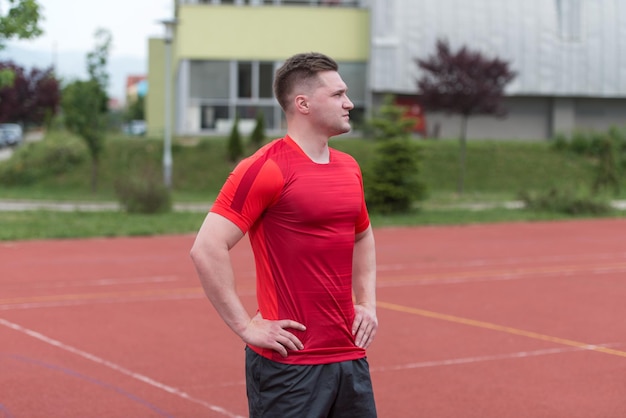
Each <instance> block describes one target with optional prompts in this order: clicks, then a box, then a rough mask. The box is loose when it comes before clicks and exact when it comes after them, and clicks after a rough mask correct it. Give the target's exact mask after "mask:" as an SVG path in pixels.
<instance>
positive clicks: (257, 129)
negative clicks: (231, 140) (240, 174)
mask: <svg viewBox="0 0 626 418" xmlns="http://www.w3.org/2000/svg"><path fill="white" fill-rule="evenodd" d="M263 141H265V118H264V117H263V112H262V111H259V112H258V113H257V114H256V124H255V125H254V130H253V131H252V132H251V133H250V140H249V142H250V144H252V146H253V147H254V148H256V149H259V148H261V145H263Z"/></svg>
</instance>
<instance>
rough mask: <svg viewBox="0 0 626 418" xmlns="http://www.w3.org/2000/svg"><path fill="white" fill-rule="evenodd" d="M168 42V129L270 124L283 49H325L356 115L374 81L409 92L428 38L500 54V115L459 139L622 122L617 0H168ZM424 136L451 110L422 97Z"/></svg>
mask: <svg viewBox="0 0 626 418" xmlns="http://www.w3.org/2000/svg"><path fill="white" fill-rule="evenodd" d="M175 10H176V12H175V17H176V19H177V22H178V24H177V26H176V31H175V36H174V38H173V42H172V51H173V53H172V64H173V65H172V68H173V71H172V85H173V86H174V88H173V89H172V91H173V96H172V97H173V99H172V106H171V109H172V120H173V121H174V122H173V130H174V133H175V134H177V135H198V134H215V133H222V134H223V133H226V132H228V130H229V129H230V126H231V124H232V121H233V119H234V117H235V115H239V117H240V118H241V121H242V125H241V127H242V130H246V129H251V124H252V123H253V120H254V118H255V116H256V113H257V112H258V111H262V112H263V115H264V117H265V122H266V126H267V127H268V129H269V130H272V131H276V132H277V133H278V132H280V131H281V130H282V129H283V128H284V121H283V119H282V115H281V111H280V108H279V107H278V104H277V103H276V101H275V100H274V99H273V97H272V91H271V79H272V74H273V72H274V70H275V69H276V68H277V66H279V65H280V63H281V60H283V59H284V58H285V57H287V56H289V55H292V54H294V53H297V52H302V51H312V50H315V51H319V52H323V53H326V54H328V55H330V56H332V57H334V58H335V59H337V61H338V62H339V64H340V71H341V73H342V76H343V78H344V80H345V81H346V83H347V84H348V87H349V89H350V90H349V96H350V97H351V99H352V100H353V101H354V102H355V105H356V110H355V111H354V112H353V113H354V119H356V120H357V122H358V121H360V120H362V119H363V118H364V115H365V114H367V112H368V111H370V110H372V109H374V108H375V107H376V105H377V104H379V103H380V102H381V100H382V98H383V97H384V95H385V94H387V93H393V94H396V95H398V96H399V97H400V98H401V99H402V102H403V103H405V104H411V103H412V102H415V101H416V100H417V96H416V94H417V79H418V78H419V76H420V73H419V69H418V66H417V64H416V62H415V60H416V58H425V57H427V56H428V55H430V54H432V53H433V52H434V50H435V44H436V40H437V39H446V40H448V42H449V43H450V45H451V47H452V48H453V49H457V48H460V47H461V46H467V47H469V48H471V49H473V50H479V51H481V52H483V53H484V54H485V55H487V56H492V57H496V56H497V57H499V58H501V59H505V60H507V61H509V62H510V63H511V68H512V69H513V70H514V71H516V72H517V74H518V75H517V77H516V79H515V80H514V81H513V82H512V83H511V84H510V85H509V86H508V88H507V91H506V94H507V97H506V100H505V105H506V107H507V108H508V110H509V113H508V116H507V117H506V118H504V119H496V118H493V117H486V116H485V117H480V116H479V117H473V118H471V120H470V123H469V126H468V136H469V137H470V138H517V139H545V138H550V137H552V136H554V135H555V134H557V133H565V134H569V133H572V132H573V131H574V130H577V129H596V130H604V129H608V128H609V127H611V126H614V125H617V126H624V125H625V124H626V121H625V119H624V115H626V2H624V1H623V0H506V1H502V0H472V1H471V2H468V1H467V0H437V1H432V0H204V1H199V0H196V1H191V0H187V1H185V0H178V1H177V2H176V7H175ZM165 50H166V49H165V44H164V42H163V39H151V40H150V41H149V77H148V82H149V85H150V94H149V95H148V104H147V120H148V125H149V132H150V133H151V134H159V133H162V132H163V128H164V123H163V120H164V117H163V116H164V112H165V105H164V99H165V97H164V88H163V87H159V86H164V82H165V79H164V71H165V64H164V62H165ZM424 115H425V118H426V125H425V129H426V132H427V134H428V135H433V133H436V134H437V135H438V136H441V137H457V136H458V135H459V132H460V119H459V118H456V117H453V116H447V115H444V114H438V113H430V112H428V111H427V109H425V113H424Z"/></svg>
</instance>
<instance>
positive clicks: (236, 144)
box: [228, 115, 243, 162]
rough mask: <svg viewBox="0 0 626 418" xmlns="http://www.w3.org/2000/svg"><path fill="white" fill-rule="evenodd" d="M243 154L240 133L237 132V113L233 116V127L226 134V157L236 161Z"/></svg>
mask: <svg viewBox="0 0 626 418" xmlns="http://www.w3.org/2000/svg"><path fill="white" fill-rule="evenodd" d="M242 155H243V145H242V143H241V133H240V132H239V115H236V116H235V120H234V122H233V127H232V129H231V130H230V135H229V136H228V159H229V160H230V161H232V162H236V161H237V160H239V159H240V158H241V156H242Z"/></svg>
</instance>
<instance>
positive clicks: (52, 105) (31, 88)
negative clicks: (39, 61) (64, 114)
mask: <svg viewBox="0 0 626 418" xmlns="http://www.w3.org/2000/svg"><path fill="white" fill-rule="evenodd" d="M1 71H10V72H11V73H12V74H13V83H12V84H11V85H5V86H4V87H1V88H0V122H19V123H21V124H22V125H41V124H43V123H45V122H48V121H49V120H50V118H51V117H52V116H53V115H54V114H56V112H57V108H58V106H59V102H60V100H61V97H60V88H59V81H58V80H57V79H56V78H55V76H54V71H53V70H52V68H48V69H45V70H41V69H37V68H33V69H31V70H30V71H29V72H27V71H25V70H24V68H22V67H20V66H18V65H16V64H14V63H12V62H0V72H1Z"/></svg>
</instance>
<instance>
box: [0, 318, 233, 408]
mask: <svg viewBox="0 0 626 418" xmlns="http://www.w3.org/2000/svg"><path fill="white" fill-rule="evenodd" d="M0 325H4V326H5V327H7V328H10V329H12V330H15V331H18V332H21V333H23V334H26V335H28V336H29V337H33V338H35V339H37V340H39V341H42V342H44V343H46V344H50V345H52V346H54V347H57V348H60V349H62V350H65V351H67V352H70V353H72V354H75V355H77V356H80V357H82V358H85V359H87V360H90V361H93V362H94V363H97V364H100V365H102V366H105V367H108V368H109V369H112V370H115V371H117V372H119V373H122V374H124V375H126V376H129V377H131V378H133V379H136V380H139V381H141V382H143V383H146V384H148V385H150V386H152V387H155V388H157V389H161V390H163V391H165V392H167V393H170V394H172V395H176V396H178V397H180V398H183V399H185V400H188V401H190V402H193V403H196V404H199V405H202V406H204V407H205V408H207V409H210V410H211V411H213V412H217V413H220V414H222V415H224V416H227V417H231V418H245V417H243V416H241V415H236V414H234V413H232V412H230V411H227V410H226V409H224V408H222V407H220V406H217V405H213V404H210V403H208V402H206V401H203V400H201V399H196V398H194V397H192V396H191V395H189V394H187V393H185V392H183V391H181V390H180V389H177V388H175V387H172V386H168V385H166V384H164V383H160V382H158V381H156V380H154V379H152V378H150V377H147V376H144V375H142V374H140V373H136V372H133V371H131V370H128V369H126V368H124V367H122V366H120V365H118V364H115V363H113V362H110V361H108V360H105V359H102V358H100V357H98V356H96V355H94V354H91V353H88V352H86V351H83V350H80V349H78V348H75V347H72V346H69V345H67V344H63V343H62V342H60V341H58V340H55V339H53V338H50V337H46V336H45V335H43V334H41V333H39V332H36V331H33V330H31V329H28V328H24V327H22V326H21V325H18V324H15V323H13V322H10V321H7V320H5V319H2V318H0Z"/></svg>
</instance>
